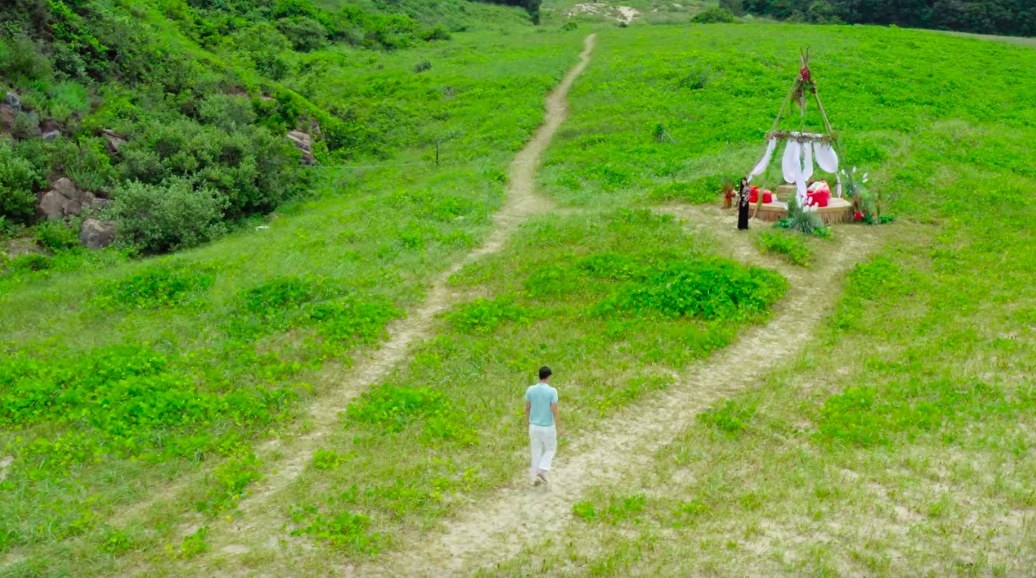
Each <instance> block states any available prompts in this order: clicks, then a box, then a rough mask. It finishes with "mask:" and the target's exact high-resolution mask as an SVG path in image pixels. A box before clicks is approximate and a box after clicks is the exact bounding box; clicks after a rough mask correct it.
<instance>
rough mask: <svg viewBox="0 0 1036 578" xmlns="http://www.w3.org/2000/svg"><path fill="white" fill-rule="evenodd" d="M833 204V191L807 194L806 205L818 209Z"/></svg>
mask: <svg viewBox="0 0 1036 578" xmlns="http://www.w3.org/2000/svg"><path fill="white" fill-rule="evenodd" d="M830 202H831V191H828V190H823V189H821V190H819V191H813V192H811V193H806V204H807V205H816V206H818V207H826V206H827V205H828V203H830Z"/></svg>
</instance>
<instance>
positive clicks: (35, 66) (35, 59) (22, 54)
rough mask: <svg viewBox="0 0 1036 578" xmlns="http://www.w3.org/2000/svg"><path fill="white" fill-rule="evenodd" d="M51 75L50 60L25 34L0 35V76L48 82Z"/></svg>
mask: <svg viewBox="0 0 1036 578" xmlns="http://www.w3.org/2000/svg"><path fill="white" fill-rule="evenodd" d="M4 11H5V12H6V9H5V10H4ZM53 76H54V72H53V69H52V68H51V63H50V60H49V59H47V57H46V56H45V55H44V54H43V53H42V52H41V51H40V50H39V47H38V46H37V45H36V43H35V42H33V40H32V39H31V38H29V37H28V36H27V35H25V34H15V35H14V36H13V37H5V36H0V78H5V79H9V80H13V81H15V82H17V83H18V84H23V83H29V82H32V81H42V82H48V81H50V79H51V78H53Z"/></svg>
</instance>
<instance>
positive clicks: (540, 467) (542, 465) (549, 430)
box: [529, 424, 558, 476]
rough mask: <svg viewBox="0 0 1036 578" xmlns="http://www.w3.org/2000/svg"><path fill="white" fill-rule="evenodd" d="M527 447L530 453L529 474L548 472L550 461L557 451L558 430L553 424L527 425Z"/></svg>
mask: <svg viewBox="0 0 1036 578" xmlns="http://www.w3.org/2000/svg"><path fill="white" fill-rule="evenodd" d="M529 449H530V451H531V453H532V467H531V468H530V469H529V475H530V476H535V475H536V474H537V473H539V472H541V471H543V472H549V471H550V462H551V461H553V460H554V454H555V453H557V451H558V430H557V428H556V427H555V426H552V425H549V426H543V425H531V424H530V425H529Z"/></svg>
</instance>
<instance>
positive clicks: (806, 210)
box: [776, 199, 831, 237]
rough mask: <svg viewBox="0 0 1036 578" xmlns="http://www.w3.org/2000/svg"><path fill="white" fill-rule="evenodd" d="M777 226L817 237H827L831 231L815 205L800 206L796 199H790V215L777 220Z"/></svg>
mask: <svg viewBox="0 0 1036 578" xmlns="http://www.w3.org/2000/svg"><path fill="white" fill-rule="evenodd" d="M776 226H777V227H780V228H782V229H791V230H793V231H799V232H800V233H805V234H807V235H816V236H817V237H827V236H829V235H830V233H831V232H830V230H828V228H827V227H826V226H825V225H824V221H823V219H821V218H820V215H818V214H817V208H816V206H815V205H807V206H805V207H800V206H799V204H798V203H797V202H796V201H795V199H791V200H790V201H788V216H787V217H785V218H783V219H781V220H779V221H777V224H776Z"/></svg>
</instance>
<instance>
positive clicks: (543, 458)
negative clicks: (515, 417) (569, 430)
mask: <svg viewBox="0 0 1036 578" xmlns="http://www.w3.org/2000/svg"><path fill="white" fill-rule="evenodd" d="M550 376H551V371H550V368H549V367H547V366H546V365H544V366H543V367H541V368H540V381H539V383H537V384H535V385H530V386H529V389H527V390H525V421H526V422H527V423H528V424H529V449H530V451H531V453H532V468H531V469H530V470H529V477H531V478H532V480H533V485H536V486H538V485H540V484H545V483H547V472H549V471H550V462H551V461H552V460H553V459H554V453H555V452H557V449H558V431H559V430H560V429H561V419H560V417H559V416H558V390H556V389H554V388H553V387H551V386H550Z"/></svg>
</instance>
